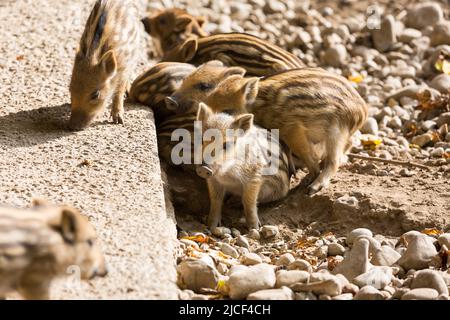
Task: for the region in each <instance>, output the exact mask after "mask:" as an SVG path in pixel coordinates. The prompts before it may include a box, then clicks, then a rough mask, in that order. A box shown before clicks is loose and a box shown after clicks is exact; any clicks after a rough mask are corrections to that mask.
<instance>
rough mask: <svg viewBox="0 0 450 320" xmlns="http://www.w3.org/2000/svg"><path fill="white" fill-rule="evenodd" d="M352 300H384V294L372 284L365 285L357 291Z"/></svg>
mask: <svg viewBox="0 0 450 320" xmlns="http://www.w3.org/2000/svg"><path fill="white" fill-rule="evenodd" d="M354 300H384V295H383V293H381V292H380V291H379V290H377V289H376V288H374V287H372V286H365V287H362V288H361V289H360V290H359V291H358V293H357V294H356V295H355V297H354Z"/></svg>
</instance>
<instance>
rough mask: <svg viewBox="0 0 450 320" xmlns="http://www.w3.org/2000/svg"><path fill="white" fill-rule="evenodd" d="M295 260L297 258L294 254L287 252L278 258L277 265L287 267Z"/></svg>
mask: <svg viewBox="0 0 450 320" xmlns="http://www.w3.org/2000/svg"><path fill="white" fill-rule="evenodd" d="M294 261H295V258H294V256H293V255H292V254H290V253H285V254H283V255H281V256H280V257H279V258H278V260H277V262H276V265H277V266H284V267H287V266H288V265H289V264H291V263H292V262H294Z"/></svg>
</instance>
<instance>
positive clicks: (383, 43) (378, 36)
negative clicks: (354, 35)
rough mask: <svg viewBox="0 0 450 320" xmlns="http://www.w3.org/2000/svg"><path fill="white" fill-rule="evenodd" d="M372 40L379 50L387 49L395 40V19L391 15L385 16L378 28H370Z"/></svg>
mask: <svg viewBox="0 0 450 320" xmlns="http://www.w3.org/2000/svg"><path fill="white" fill-rule="evenodd" d="M371 32H372V40H373V44H374V46H375V48H376V49H377V50H378V51H380V52H385V51H388V50H389V49H391V48H392V46H393V45H394V43H395V42H396V41H397V34H396V28H395V19H394V17H393V16H392V15H388V16H386V17H385V18H384V19H383V20H382V21H381V25H380V28H378V29H372V30H371Z"/></svg>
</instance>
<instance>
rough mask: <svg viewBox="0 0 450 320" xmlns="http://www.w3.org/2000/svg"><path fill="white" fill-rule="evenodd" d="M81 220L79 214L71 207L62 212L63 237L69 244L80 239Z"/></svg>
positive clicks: (61, 227)
mask: <svg viewBox="0 0 450 320" xmlns="http://www.w3.org/2000/svg"><path fill="white" fill-rule="evenodd" d="M80 219H81V216H80V215H79V213H78V212H77V211H76V210H74V209H72V208H69V207H65V208H63V209H62V212H61V226H60V229H61V235H62V237H63V238H64V240H66V241H68V242H75V241H77V239H78V234H79V231H80Z"/></svg>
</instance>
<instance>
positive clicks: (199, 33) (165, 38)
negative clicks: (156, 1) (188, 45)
mask: <svg viewBox="0 0 450 320" xmlns="http://www.w3.org/2000/svg"><path fill="white" fill-rule="evenodd" d="M142 23H143V24H144V27H145V31H147V33H148V34H150V35H151V36H152V38H153V42H154V44H155V47H156V51H157V53H158V54H159V55H160V56H163V55H164V54H165V53H167V52H168V51H170V50H171V49H173V48H174V47H175V46H177V45H180V44H182V43H183V42H185V41H186V40H187V39H188V38H193V37H194V38H200V37H206V36H207V35H208V34H207V33H206V32H205V31H204V30H203V29H202V26H203V24H204V23H205V18H204V17H194V16H192V15H190V14H189V13H188V12H187V11H186V10H183V9H179V8H172V9H165V10H159V11H157V12H155V13H153V14H149V15H148V16H147V17H145V18H144V19H142Z"/></svg>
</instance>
